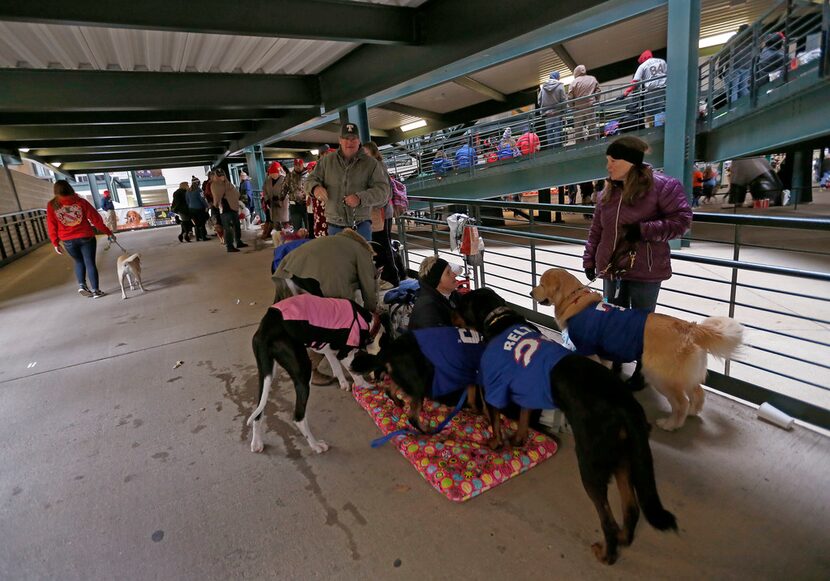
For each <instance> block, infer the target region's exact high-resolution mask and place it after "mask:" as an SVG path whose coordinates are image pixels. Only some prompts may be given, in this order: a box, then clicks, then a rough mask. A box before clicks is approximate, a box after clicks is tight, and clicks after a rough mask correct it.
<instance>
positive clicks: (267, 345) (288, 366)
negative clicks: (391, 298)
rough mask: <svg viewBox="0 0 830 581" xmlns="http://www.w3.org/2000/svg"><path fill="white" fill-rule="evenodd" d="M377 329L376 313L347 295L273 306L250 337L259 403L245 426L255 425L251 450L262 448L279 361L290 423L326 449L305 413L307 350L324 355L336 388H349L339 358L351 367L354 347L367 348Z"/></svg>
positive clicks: (294, 300)
mask: <svg viewBox="0 0 830 581" xmlns="http://www.w3.org/2000/svg"><path fill="white" fill-rule="evenodd" d="M380 330H381V325H380V319H379V318H378V317H377V316H376V315H373V314H372V313H371V312H369V311H368V310H367V309H365V308H363V307H362V306H360V305H358V304H357V303H356V302H354V301H352V300H348V299H333V298H323V297H318V296H315V295H310V294H299V295H296V296H293V297H289V298H286V299H284V300H282V301H279V302H278V303H276V304H274V305H273V306H271V307H270V308H269V309H268V312H267V313H265V316H264V317H263V318H262V321H260V323H259V328H258V329H257V331H256V333H255V334H254V338H253V348H254V356H255V357H256V362H257V370H258V372H259V405H258V406H257V408H256V409H255V410H254V412H253V413H252V414H251V416H250V417H249V418H248V425H249V426H253V435H252V436H251V452H262V450H263V447H264V446H263V442H262V412H263V410H264V409H265V405H266V404H267V403H268V394H269V393H270V391H271V385H272V383H273V381H274V378H275V377H276V375H277V373H278V372H279V367H280V366H281V367H282V368H283V369H285V371H286V372H287V373H288V376H289V377H290V378H291V381H293V382H294V390H295V392H296V400H295V404H294V423H295V424H296V425H297V427H298V428H299V429H300V432H302V434H303V436H305V438H306V440H307V441H308V444H309V446H311V449H312V450H314V451H315V452H317V453H318V454H320V453H322V452H325V451H326V450H328V444H326V443H325V442H324V441H322V440H317V439H316V438H315V437H314V435H313V434H312V433H311V430H310V429H309V427H308V420H307V419H306V415H305V412H306V404H307V403H308V396H309V393H310V386H309V382H310V380H311V360H310V359H309V357H308V352H307V351H306V349H307V348H311V349H313V350H315V351H317V352H318V353H321V354H323V355H325V357H326V359H328V361H329V363H330V364H331V368H332V371H333V372H334V374H335V376H336V377H337V380H338V382H339V383H340V388H341V389H344V390H348V389H350V388H351V385H350V384H349V382H348V381H347V380H346V377H345V375H344V374H343V368H342V366H341V364H340V361H341V360H342V362H343V364H344V365H345V366H346V368H350V364H351V360H352V358H353V357H354V354H355V350H356V349H363V348H367V347H368V346H369V345H370V343H372V342H373V340H376V339H379V338H380V335H382V333H381V332H380ZM349 373H350V374H351V376H352V378H353V379H354V381H355V383H356V384H357V385H366V381H365V380H364V379H363V377H361V376H359V375H356V374H354V373H351V370H349Z"/></svg>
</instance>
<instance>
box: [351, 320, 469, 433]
mask: <svg viewBox="0 0 830 581" xmlns="http://www.w3.org/2000/svg"><path fill="white" fill-rule="evenodd" d="M483 351H484V344H483V343H482V342H481V336H480V335H479V333H477V332H476V331H472V330H467V329H459V328H457V327H432V328H427V329H417V330H415V331H407V332H406V333H404V334H403V335H401V336H400V337H398V338H396V339H394V340H392V341H388V340H386V339H384V340H382V341H381V344H380V351H379V352H378V354H377V355H369V354H368V353H363V352H360V353H358V354H356V355H355V357H354V359H353V360H352V363H351V369H352V371H355V372H356V373H361V374H366V373H369V372H372V371H374V372H378V371H383V372H385V373H388V374H389V377H390V378H391V379H392V381H393V382H394V386H393V391H392V392H390V393H388V395H389V396H390V398H392V399H393V400H398V399H400V396H399V394H397V392H396V391H395V388H400V389H401V390H402V391H403V392H404V393H405V394H406V395H407V396H409V399H410V414H411V417H410V422H411V423H413V425H414V426H415V427H416V428H417V429H419V430H421V431H422V432H423V431H424V428H423V427H422V426H421V421H420V413H421V408H422V407H423V402H424V398H429V399H431V400H434V401H437V402H439V403H441V404H444V405H450V406H454V405H455V404H456V403H458V398H459V397H461V393H462V391H463V390H465V389H466V390H467V396H468V400H467V401H468V403H469V406H470V407H471V408H472V409H473V410H474V411H478V409H479V408H478V405H477V403H476V402H477V390H476V386H477V385H478V383H479V365H480V362H481V354H482V352H483Z"/></svg>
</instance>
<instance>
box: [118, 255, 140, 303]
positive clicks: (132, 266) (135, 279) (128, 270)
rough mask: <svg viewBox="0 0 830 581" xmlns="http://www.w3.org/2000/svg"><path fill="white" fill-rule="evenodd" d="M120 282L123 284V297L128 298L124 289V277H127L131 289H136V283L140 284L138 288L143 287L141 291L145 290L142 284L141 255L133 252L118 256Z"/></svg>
mask: <svg viewBox="0 0 830 581" xmlns="http://www.w3.org/2000/svg"><path fill="white" fill-rule="evenodd" d="M117 267H118V282H119V283H120V284H121V298H122V299H126V298H127V293H126V292H125V291H124V279H125V278H126V279H127V283H128V284H129V285H130V290H135V285H136V284H138V288H140V289H141V292H144V287H143V286H142V284H141V255H140V254H138V253H136V254H131V255H129V256H127V255H126V254H122V255H121V256H119V257H118V263H117Z"/></svg>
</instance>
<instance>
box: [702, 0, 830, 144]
mask: <svg viewBox="0 0 830 581" xmlns="http://www.w3.org/2000/svg"><path fill="white" fill-rule="evenodd" d="M828 30H830V7H829V5H828V0H823V2H815V1H810V0H782V1H781V2H779V3H778V4H776V5H775V6H774V7H772V8H771V9H770V10H769V11H768V12H767V13H766V14H765V15H764V16H763V17H761V18H760V19H758V20H757V21H755V22H754V23H753V24H752V25H750V26H748V27H747V28H745V29H744V30H741V31H740V32H738V34H736V35H735V36H733V37H732V38H731V39H730V40H729V42H728V43H727V44H726V45H725V46H724V47H723V49H721V50H720V51H719V52H718V53H717V54H715V55H714V56H712V57H711V58H710V59H709V60H708V61H707V62H706V63H704V64H702V65H701V66H700V69H699V79H700V101H701V105H702V110H703V111H702V112H703V117H704V119H705V121H706V123H707V125H708V127H710V128H711V127H712V124H713V122H715V121H716V120H717V119H718V118H721V117H723V116H724V115H727V114H728V113H730V112H731V111H733V110H735V109H739V110H740V109H751V108H755V107H756V106H757V105H758V100H759V98H760V99H764V98H765V97H766V96H767V95H768V94H773V93H775V91H776V89H778V88H780V87H781V86H783V85H786V84H787V83H790V82H792V81H794V80H796V79H799V78H802V77H805V76H807V75H814V76H816V74H817V76H818V77H824V76H827V73H828V51H827V46H828ZM733 117H734V115H733Z"/></svg>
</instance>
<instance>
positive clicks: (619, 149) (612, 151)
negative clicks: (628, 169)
mask: <svg viewBox="0 0 830 581" xmlns="http://www.w3.org/2000/svg"><path fill="white" fill-rule="evenodd" d="M605 155H607V156H609V157H613V158H614V159H622V160H624V161H627V162H628V163H633V164H634V165H642V164H643V157H644V156H645V152H643V151H640V150H639V149H634V148H633V147H628V146H625V145H623V144H622V143H620V142H619V141H615V142H614V143H612V144H611V145H609V146H608V149H606V150H605Z"/></svg>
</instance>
